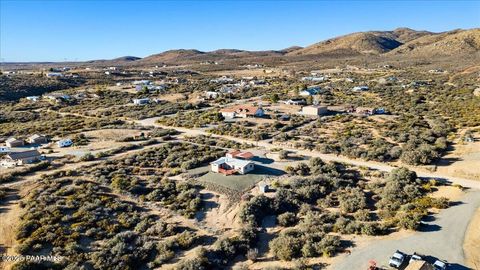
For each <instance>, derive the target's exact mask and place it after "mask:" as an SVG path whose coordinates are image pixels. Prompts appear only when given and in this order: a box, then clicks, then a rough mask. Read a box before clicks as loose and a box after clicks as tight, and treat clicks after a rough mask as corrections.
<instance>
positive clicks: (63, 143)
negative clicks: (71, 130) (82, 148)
mask: <svg viewBox="0 0 480 270" xmlns="http://www.w3.org/2000/svg"><path fill="white" fill-rule="evenodd" d="M57 145H58V147H69V146H72V145H73V141H72V140H71V139H63V140H60V141H58V142H57Z"/></svg>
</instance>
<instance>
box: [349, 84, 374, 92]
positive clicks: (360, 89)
mask: <svg viewBox="0 0 480 270" xmlns="http://www.w3.org/2000/svg"><path fill="white" fill-rule="evenodd" d="M369 89H370V88H368V86H366V85H362V86H355V87H353V88H352V90H353V91H368V90H369Z"/></svg>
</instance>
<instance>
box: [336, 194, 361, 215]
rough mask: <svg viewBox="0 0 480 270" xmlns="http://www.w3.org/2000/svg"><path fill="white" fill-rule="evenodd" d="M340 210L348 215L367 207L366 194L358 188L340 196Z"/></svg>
mask: <svg viewBox="0 0 480 270" xmlns="http://www.w3.org/2000/svg"><path fill="white" fill-rule="evenodd" d="M338 201H339V205H340V209H341V210H342V211H343V212H346V213H352V212H356V211H358V210H360V209H364V208H365V207H366V206H367V202H366V198H365V194H364V193H363V191H361V190H360V189H358V188H348V189H346V190H345V192H342V193H340V194H339V195H338Z"/></svg>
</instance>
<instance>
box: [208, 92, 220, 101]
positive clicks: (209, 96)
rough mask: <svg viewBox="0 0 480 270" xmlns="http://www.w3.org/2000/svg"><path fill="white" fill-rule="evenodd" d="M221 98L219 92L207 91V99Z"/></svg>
mask: <svg viewBox="0 0 480 270" xmlns="http://www.w3.org/2000/svg"><path fill="white" fill-rule="evenodd" d="M219 96H220V93H219V92H215V91H205V98H206V99H216V98H218V97H219Z"/></svg>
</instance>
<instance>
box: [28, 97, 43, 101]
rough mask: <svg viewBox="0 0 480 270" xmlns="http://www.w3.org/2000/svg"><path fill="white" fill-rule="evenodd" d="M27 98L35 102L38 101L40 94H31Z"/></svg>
mask: <svg viewBox="0 0 480 270" xmlns="http://www.w3.org/2000/svg"><path fill="white" fill-rule="evenodd" d="M26 99H27V100H29V101H33V102H37V101H38V100H39V99H40V97H39V96H29V97H26Z"/></svg>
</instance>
